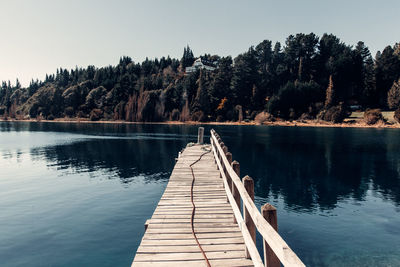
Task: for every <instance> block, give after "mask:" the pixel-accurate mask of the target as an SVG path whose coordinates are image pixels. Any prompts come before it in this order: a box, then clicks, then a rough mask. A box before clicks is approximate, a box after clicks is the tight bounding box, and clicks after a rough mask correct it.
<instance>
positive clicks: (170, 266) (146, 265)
mask: <svg viewBox="0 0 400 267" xmlns="http://www.w3.org/2000/svg"><path fill="white" fill-rule="evenodd" d="M210 264H211V266H213V267H226V266H230V267H239V266H240V267H246V266H253V265H252V262H251V260H246V259H223V260H220V259H218V260H210ZM181 265H183V266H190V267H207V265H206V263H205V261H204V260H187V261H183V262H182V261H152V262H133V264H132V267H161V266H162V267H176V266H181Z"/></svg>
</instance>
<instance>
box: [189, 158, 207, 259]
mask: <svg viewBox="0 0 400 267" xmlns="http://www.w3.org/2000/svg"><path fill="white" fill-rule="evenodd" d="M210 152H211V150H208V151H207V152H204V153H203V154H201V155H200V157H199V158H198V159H197V160H196V161H195V162H193V163H192V164H190V165H189V167H190V170H191V171H192V177H193V179H192V186H191V188H190V200H191V201H192V217H191V219H190V223H191V226H192V234H193V236H194V239H195V240H196V242H197V245H198V246H199V248H200V251H201V253H202V254H203V257H204V260H205V261H206V263H207V266H208V267H211V264H210V262H209V261H208V258H207V255H206V253H205V252H204V250H203V248H202V247H201V245H200V242H199V240H198V239H197V236H196V233H195V232H194V223H193V220H194V214H195V213H196V205H194V201H193V186H194V181H195V180H196V178H195V177H194V172H193V168H192V166H193V165H194V164H196V163H197V162H199V161H200V160H201V158H202V157H203V156H204V155H205V154H208V153H210Z"/></svg>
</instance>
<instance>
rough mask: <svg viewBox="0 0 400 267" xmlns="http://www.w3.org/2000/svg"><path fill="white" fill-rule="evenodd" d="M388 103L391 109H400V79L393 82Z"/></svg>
mask: <svg viewBox="0 0 400 267" xmlns="http://www.w3.org/2000/svg"><path fill="white" fill-rule="evenodd" d="M387 102H388V106H389V108H390V109H397V108H399V107H400V79H399V80H398V81H394V82H393V85H392V87H391V88H390V90H389V92H388V97H387Z"/></svg>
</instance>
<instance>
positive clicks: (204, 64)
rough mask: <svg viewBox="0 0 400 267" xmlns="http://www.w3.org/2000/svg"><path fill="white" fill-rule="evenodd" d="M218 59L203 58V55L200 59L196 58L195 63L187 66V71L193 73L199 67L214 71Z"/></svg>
mask: <svg viewBox="0 0 400 267" xmlns="http://www.w3.org/2000/svg"><path fill="white" fill-rule="evenodd" d="M217 63H218V62H217V61H214V62H211V61H209V60H205V59H201V57H199V58H198V59H196V60H195V61H194V63H193V65H192V66H190V67H186V69H185V72H186V73H192V72H195V71H197V70H199V69H205V70H210V71H213V70H215V69H216V65H217Z"/></svg>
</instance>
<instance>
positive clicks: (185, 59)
mask: <svg viewBox="0 0 400 267" xmlns="http://www.w3.org/2000/svg"><path fill="white" fill-rule="evenodd" d="M193 62H194V55H193V51H192V50H191V49H190V47H189V45H188V46H186V47H185V48H184V49H183V56H182V59H181V65H182V68H183V70H184V69H185V68H186V67H189V66H192V64H193Z"/></svg>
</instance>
